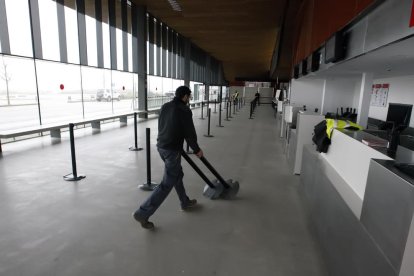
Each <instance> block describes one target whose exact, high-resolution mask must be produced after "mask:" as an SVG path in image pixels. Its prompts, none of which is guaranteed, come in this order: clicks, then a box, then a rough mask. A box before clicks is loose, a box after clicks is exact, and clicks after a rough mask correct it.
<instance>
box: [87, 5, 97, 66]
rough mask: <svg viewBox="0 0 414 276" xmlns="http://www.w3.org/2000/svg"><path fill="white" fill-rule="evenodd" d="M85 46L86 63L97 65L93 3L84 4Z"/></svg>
mask: <svg viewBox="0 0 414 276" xmlns="http://www.w3.org/2000/svg"><path fill="white" fill-rule="evenodd" d="M85 8H86V15H85V21H86V48H87V52H88V65H90V66H95V67H96V66H98V44H97V43H98V42H97V36H96V19H95V18H96V15H95V3H93V2H92V3H88V5H86V7H85Z"/></svg>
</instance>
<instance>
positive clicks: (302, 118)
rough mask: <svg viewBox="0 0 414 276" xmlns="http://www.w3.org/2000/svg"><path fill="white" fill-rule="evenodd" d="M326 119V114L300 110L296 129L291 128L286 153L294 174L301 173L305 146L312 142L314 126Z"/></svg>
mask: <svg viewBox="0 0 414 276" xmlns="http://www.w3.org/2000/svg"><path fill="white" fill-rule="evenodd" d="M324 119H325V117H324V116H322V115H319V114H317V113H315V112H306V111H300V112H298V115H297V120H296V129H291V130H290V137H289V147H288V151H287V155H286V157H287V159H288V163H289V166H290V169H291V170H292V173H293V174H300V171H301V167H302V152H303V146H304V145H306V144H312V136H313V130H314V127H315V125H317V124H318V123H320V122H321V121H323V120H324Z"/></svg>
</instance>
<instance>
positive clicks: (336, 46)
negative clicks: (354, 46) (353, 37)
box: [325, 32, 346, 63]
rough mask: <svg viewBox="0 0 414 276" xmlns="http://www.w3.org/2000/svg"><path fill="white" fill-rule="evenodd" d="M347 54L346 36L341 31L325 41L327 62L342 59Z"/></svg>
mask: <svg viewBox="0 0 414 276" xmlns="http://www.w3.org/2000/svg"><path fill="white" fill-rule="evenodd" d="M345 54H346V53H345V39H344V36H343V34H342V33H341V32H336V33H335V34H334V35H333V36H331V37H330V38H329V39H328V40H327V41H326V43H325V63H329V62H337V61H340V60H342V59H344V57H345Z"/></svg>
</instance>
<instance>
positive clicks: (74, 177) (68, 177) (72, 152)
mask: <svg viewBox="0 0 414 276" xmlns="http://www.w3.org/2000/svg"><path fill="white" fill-rule="evenodd" d="M74 127H75V125H74V124H69V137H70V155H71V161H72V173H70V174H67V175H64V176H63V179H64V180H66V181H78V180H82V179H84V178H85V177H86V176H85V175H78V170H77V167H76V152H75V136H74V133H73V128H74Z"/></svg>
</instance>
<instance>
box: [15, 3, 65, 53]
mask: <svg viewBox="0 0 414 276" xmlns="http://www.w3.org/2000/svg"><path fill="white" fill-rule="evenodd" d="M39 15H40V30H41V35H42V51H43V58H44V59H49V60H56V61H59V60H60V50H59V33H58V21H57V7H56V2H55V1H52V0H42V1H39ZM19 18H20V16H19Z"/></svg>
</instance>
